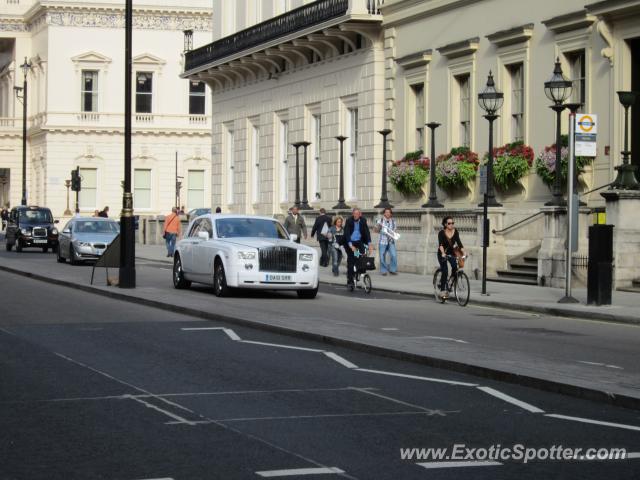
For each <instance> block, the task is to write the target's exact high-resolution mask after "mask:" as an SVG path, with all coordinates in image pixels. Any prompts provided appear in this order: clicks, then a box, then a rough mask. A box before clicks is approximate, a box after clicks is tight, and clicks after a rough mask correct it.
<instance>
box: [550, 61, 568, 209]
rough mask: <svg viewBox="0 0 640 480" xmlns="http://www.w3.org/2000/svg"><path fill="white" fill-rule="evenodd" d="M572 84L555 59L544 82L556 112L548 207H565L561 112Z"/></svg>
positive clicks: (552, 107) (552, 108)
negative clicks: (549, 74)
mask: <svg viewBox="0 0 640 480" xmlns="http://www.w3.org/2000/svg"><path fill="white" fill-rule="evenodd" d="M572 86H573V82H571V80H567V79H566V78H565V76H564V75H563V74H562V66H561V65H560V59H559V58H556V64H555V67H554V69H553V74H552V75H551V78H550V79H549V80H548V81H546V82H544V93H545V95H546V96H547V98H548V99H549V100H551V101H552V102H553V105H552V106H551V107H550V108H551V110H553V111H554V112H556V165H555V171H554V175H555V176H554V179H553V188H552V191H551V192H552V193H551V194H552V198H551V200H550V201H548V202H547V203H545V205H546V206H548V207H561V206H564V205H566V202H565V200H564V199H563V198H562V178H561V164H562V162H561V160H562V145H561V138H560V136H561V131H560V129H561V122H562V111H563V110H564V109H565V108H566V105H564V102H565V100H567V99H568V98H569V97H570V96H571V89H572Z"/></svg>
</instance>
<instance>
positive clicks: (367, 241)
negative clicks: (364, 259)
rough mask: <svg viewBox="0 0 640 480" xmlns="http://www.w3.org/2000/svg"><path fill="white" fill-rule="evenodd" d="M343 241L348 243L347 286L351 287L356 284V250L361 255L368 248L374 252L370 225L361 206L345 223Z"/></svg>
mask: <svg viewBox="0 0 640 480" xmlns="http://www.w3.org/2000/svg"><path fill="white" fill-rule="evenodd" d="M343 242H344V243H345V244H346V248H345V250H346V251H347V286H348V287H350V286H353V285H354V282H353V277H354V273H353V268H354V267H355V265H356V257H355V252H356V251H358V252H359V253H360V255H363V254H365V253H366V252H367V250H368V251H369V255H370V256H371V254H372V253H373V244H372V243H371V233H370V232H369V226H368V225H367V220H366V219H365V218H364V217H363V216H362V211H361V210H360V209H359V208H354V209H353V211H352V215H351V217H349V218H348V219H347V221H346V223H345V226H344V237H343Z"/></svg>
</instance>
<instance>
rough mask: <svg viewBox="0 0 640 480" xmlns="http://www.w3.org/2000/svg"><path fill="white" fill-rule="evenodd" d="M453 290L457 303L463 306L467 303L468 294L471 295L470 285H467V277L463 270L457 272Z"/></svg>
mask: <svg viewBox="0 0 640 480" xmlns="http://www.w3.org/2000/svg"><path fill="white" fill-rule="evenodd" d="M453 292H454V294H455V296H456V300H457V301H458V305H460V306H461V307H464V306H465V305H466V304H467V303H469V295H471V287H470V285H469V277H467V274H466V273H464V272H458V276H457V277H456V281H455V282H454V284H453Z"/></svg>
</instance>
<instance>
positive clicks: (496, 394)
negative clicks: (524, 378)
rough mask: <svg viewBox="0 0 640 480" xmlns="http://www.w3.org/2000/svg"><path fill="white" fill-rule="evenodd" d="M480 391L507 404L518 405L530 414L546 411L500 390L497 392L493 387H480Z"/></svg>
mask: <svg viewBox="0 0 640 480" xmlns="http://www.w3.org/2000/svg"><path fill="white" fill-rule="evenodd" d="M478 390H482V391H483V392H484V393H488V394H489V395H493V396H494V397H496V398H499V399H500V400H504V401H505V402H507V403H511V404H513V405H516V406H518V407H520V408H524V409H525V410H527V411H528V412H531V413H544V410H541V409H539V408H538V407H534V406H533V405H531V404H529V403H526V402H523V401H522V400H518V399H517V398H514V397H512V396H510V395H507V394H506V393H502V392H499V391H498V390H495V389H493V388H491V387H478Z"/></svg>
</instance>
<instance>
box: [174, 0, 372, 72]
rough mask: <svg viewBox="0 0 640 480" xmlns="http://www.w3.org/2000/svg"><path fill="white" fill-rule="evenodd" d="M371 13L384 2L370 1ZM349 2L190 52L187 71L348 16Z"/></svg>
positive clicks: (302, 12)
mask: <svg viewBox="0 0 640 480" xmlns="http://www.w3.org/2000/svg"><path fill="white" fill-rule="evenodd" d="M366 1H367V7H368V8H369V10H368V11H369V12H370V13H371V12H372V10H377V4H379V3H381V2H380V0H366ZM348 10H349V0H318V1H317V2H314V3H310V4H308V5H304V6H302V7H299V8H296V9H294V10H291V11H289V12H287V13H285V14H283V15H279V16H277V17H274V18H272V19H270V20H267V21H266V22H262V23H259V24H257V25H254V26H252V27H249V28H247V29H245V30H241V31H239V32H237V33H234V34H233V35H230V36H228V37H224V38H221V39H220V40H217V41H215V42H213V43H210V44H209V45H205V46H204V47H200V48H197V49H195V50H192V51H190V52H187V55H186V61H185V71H188V70H191V69H193V68H196V67H199V66H202V65H206V64H208V63H211V62H214V61H216V60H220V59H221V58H225V57H228V56H229V55H232V54H234V53H238V52H242V51H244V50H248V49H250V48H253V47H257V46H259V45H262V44H264V43H267V42H269V41H272V40H275V39H278V38H280V37H284V36H286V35H289V34H292V33H295V32H296V31H299V30H302V29H305V28H308V27H311V26H313V25H318V24H320V23H323V22H326V21H328V20H331V19H333V18H337V17H340V16H343V15H346V14H347V11H348Z"/></svg>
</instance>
